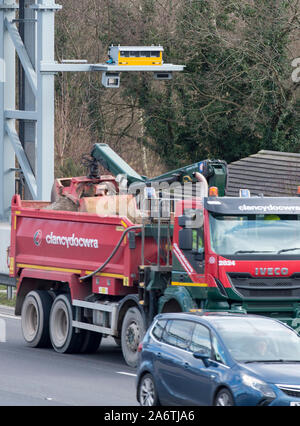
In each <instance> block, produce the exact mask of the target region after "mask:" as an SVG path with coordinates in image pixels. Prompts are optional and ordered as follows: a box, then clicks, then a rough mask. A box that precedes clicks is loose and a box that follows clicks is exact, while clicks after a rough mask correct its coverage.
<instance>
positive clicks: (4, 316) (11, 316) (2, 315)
mask: <svg viewBox="0 0 300 426" xmlns="http://www.w3.org/2000/svg"><path fill="white" fill-rule="evenodd" d="M0 317H2V318H11V319H16V320H20V319H21V317H16V316H15V315H6V314H0Z"/></svg>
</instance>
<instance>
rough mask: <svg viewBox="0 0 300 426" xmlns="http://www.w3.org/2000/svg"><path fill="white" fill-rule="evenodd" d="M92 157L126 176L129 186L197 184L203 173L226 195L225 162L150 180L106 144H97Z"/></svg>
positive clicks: (186, 168)
mask: <svg viewBox="0 0 300 426" xmlns="http://www.w3.org/2000/svg"><path fill="white" fill-rule="evenodd" d="M91 156H92V158H93V159H94V160H96V161H97V162H99V163H100V164H101V165H102V166H103V167H104V168H105V169H106V170H108V171H109V172H111V173H112V174H113V175H114V176H117V175H119V174H121V175H126V178H127V183H128V185H131V184H132V183H141V182H142V183H145V185H149V186H150V185H151V183H154V182H167V183H172V182H180V183H184V182H197V178H196V176H195V174H196V173H201V174H202V175H203V176H204V177H205V178H206V180H207V182H208V184H209V186H216V187H218V190H219V196H221V197H222V196H224V195H225V189H226V182H227V164H226V162H225V161H223V160H204V161H200V162H197V163H194V164H191V165H188V166H184V167H180V168H178V169H176V170H172V171H170V172H167V173H164V174H162V175H160V176H156V177H154V178H150V179H148V178H147V177H145V176H141V175H140V174H138V173H137V172H136V171H135V170H133V168H132V167H130V166H129V165H128V164H127V163H126V162H125V161H124V160H123V159H122V158H121V157H120V156H119V155H118V154H117V153H116V152H115V151H114V150H113V149H111V148H110V146H108V145H107V144H105V143H97V144H95V145H94V147H93V150H92V153H91Z"/></svg>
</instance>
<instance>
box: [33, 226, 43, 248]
mask: <svg viewBox="0 0 300 426" xmlns="http://www.w3.org/2000/svg"><path fill="white" fill-rule="evenodd" d="M42 237H43V233H42V231H41V230H40V229H38V230H37V231H36V233H35V234H34V236H33V242H34V244H35V245H36V246H37V247H39V246H40V245H41V244H42Z"/></svg>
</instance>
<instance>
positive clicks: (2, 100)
mask: <svg viewBox="0 0 300 426" xmlns="http://www.w3.org/2000/svg"><path fill="white" fill-rule="evenodd" d="M16 7H17V6H16V5H15V2H14V0H6V1H4V0H0V34H1V35H2V37H0V65H1V69H2V72H1V74H2V75H1V76H0V77H1V81H0V179H1V180H2V182H1V185H0V218H1V219H2V220H3V221H7V220H8V219H9V215H10V203H11V197H12V194H13V193H14V191H15V172H14V171H13V170H14V168H15V155H14V149H13V147H12V145H11V143H10V140H9V137H8V135H7V133H6V130H5V126H6V121H7V119H6V118H5V111H6V110H7V109H12V110H14V109H15V84H16V77H15V65H16V64H15V48H14V45H13V42H12V40H11V39H10V37H9V34H8V31H7V30H6V27H5V20H6V19H8V20H10V21H12V20H13V19H14V18H15V16H16V13H15V10H16ZM9 121H12V122H14V120H13V119H9Z"/></svg>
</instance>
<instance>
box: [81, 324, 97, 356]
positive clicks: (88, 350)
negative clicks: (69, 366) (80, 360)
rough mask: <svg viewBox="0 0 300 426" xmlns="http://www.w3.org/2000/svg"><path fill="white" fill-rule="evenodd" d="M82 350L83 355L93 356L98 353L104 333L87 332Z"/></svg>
mask: <svg viewBox="0 0 300 426" xmlns="http://www.w3.org/2000/svg"><path fill="white" fill-rule="evenodd" d="M83 334H84V337H83V342H82V345H81V348H80V353H82V354H92V353H94V352H96V351H97V349H98V348H99V345H100V343H101V340H102V333H96V332H95V331H90V330H86V331H85V332H84V333H83Z"/></svg>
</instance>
